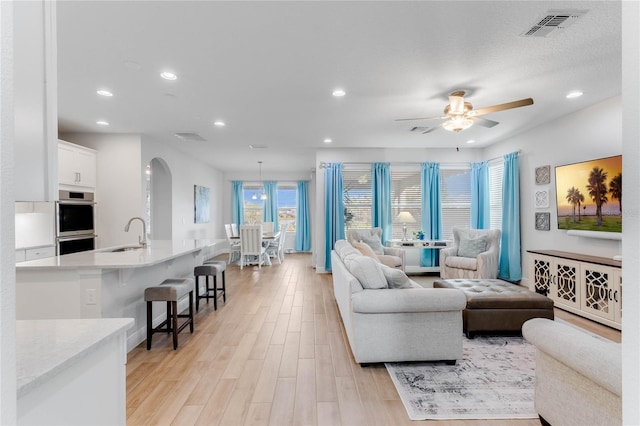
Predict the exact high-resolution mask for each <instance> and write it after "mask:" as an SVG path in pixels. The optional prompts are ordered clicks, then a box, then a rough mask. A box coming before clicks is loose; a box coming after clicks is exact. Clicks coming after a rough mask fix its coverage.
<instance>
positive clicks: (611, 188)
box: [556, 155, 622, 232]
mask: <svg viewBox="0 0 640 426" xmlns="http://www.w3.org/2000/svg"><path fill="white" fill-rule="evenodd" d="M556 207H557V212H558V229H567V230H582V231H604V232H622V155H617V156H614V157H607V158H600V159H597V160H591V161H583V162H580V163H573V164H566V165H563V166H556Z"/></svg>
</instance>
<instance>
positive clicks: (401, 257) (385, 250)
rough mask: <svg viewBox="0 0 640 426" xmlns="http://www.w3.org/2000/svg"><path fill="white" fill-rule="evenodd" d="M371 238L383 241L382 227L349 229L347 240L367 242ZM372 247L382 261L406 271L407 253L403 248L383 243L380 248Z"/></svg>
mask: <svg viewBox="0 0 640 426" xmlns="http://www.w3.org/2000/svg"><path fill="white" fill-rule="evenodd" d="M371 239H373V240H377V241H381V239H382V228H368V229H347V241H349V242H350V243H353V242H354V241H356V242H360V241H362V242H364V243H367V241H371ZM371 248H372V249H373V250H374V252H376V255H377V256H378V260H380V263H382V264H384V265H387V266H390V267H392V268H398V269H401V270H402V271H404V267H405V264H406V262H405V258H406V255H405V251H404V250H403V249H401V248H396V247H385V246H382V243H381V247H378V250H376V248H375V247H371Z"/></svg>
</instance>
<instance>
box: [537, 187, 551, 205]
mask: <svg viewBox="0 0 640 426" xmlns="http://www.w3.org/2000/svg"><path fill="white" fill-rule="evenodd" d="M535 206H536V209H546V208H548V207H549V191H546V190H544V191H536V199H535Z"/></svg>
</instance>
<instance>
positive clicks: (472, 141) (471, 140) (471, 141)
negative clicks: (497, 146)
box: [467, 139, 476, 143]
mask: <svg viewBox="0 0 640 426" xmlns="http://www.w3.org/2000/svg"><path fill="white" fill-rule="evenodd" d="M467 143H476V141H474V140H473V139H469V140H468V141H467Z"/></svg>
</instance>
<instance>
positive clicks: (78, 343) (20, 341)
mask: <svg viewBox="0 0 640 426" xmlns="http://www.w3.org/2000/svg"><path fill="white" fill-rule="evenodd" d="M131 326H133V319H131V318H109V319H75V320H69V319H67V320H19V321H17V322H16V360H17V362H16V381H17V383H16V384H17V397H18V407H17V408H18V410H17V411H18V418H17V424H18V425H43V424H64V425H88V424H91V425H124V424H125V423H126V369H125V365H126V363H127V356H126V351H125V348H126V347H125V336H126V330H127V329H128V328H129V327H131Z"/></svg>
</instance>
